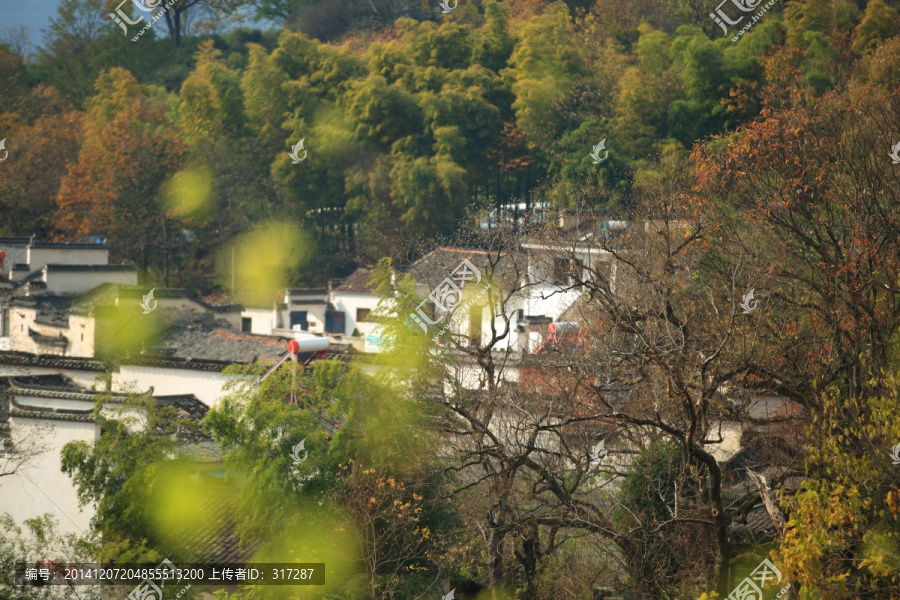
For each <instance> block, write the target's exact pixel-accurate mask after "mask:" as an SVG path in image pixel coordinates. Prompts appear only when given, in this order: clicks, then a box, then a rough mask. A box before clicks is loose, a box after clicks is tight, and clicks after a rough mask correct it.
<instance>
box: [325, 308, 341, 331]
mask: <svg viewBox="0 0 900 600" xmlns="http://www.w3.org/2000/svg"><path fill="white" fill-rule="evenodd" d="M325 333H336V334H338V335H343V334H344V311H342V310H326V311H325Z"/></svg>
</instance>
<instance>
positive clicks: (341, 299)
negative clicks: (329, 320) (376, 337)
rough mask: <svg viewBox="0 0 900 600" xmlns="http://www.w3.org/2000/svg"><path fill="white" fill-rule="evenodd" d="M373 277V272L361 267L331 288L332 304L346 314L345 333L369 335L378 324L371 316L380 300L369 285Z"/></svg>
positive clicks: (348, 334)
mask: <svg viewBox="0 0 900 600" xmlns="http://www.w3.org/2000/svg"><path fill="white" fill-rule="evenodd" d="M371 279H372V272H371V271H370V270H369V269H366V268H364V267H359V268H358V269H356V271H354V272H353V274H352V275H350V276H349V277H347V278H346V279H344V280H343V281H340V282H335V285H334V286H333V287H332V288H331V292H330V304H331V306H333V307H334V310H335V311H338V312H341V313H343V315H344V317H343V321H344V329H343V335H346V336H354V335H356V336H368V335H370V334H371V333H372V331H373V329H374V328H375V326H376V325H377V324H376V323H375V322H374V321H373V320H372V319H371V318H370V316H371V314H372V312H373V311H374V310H375V308H376V307H377V306H378V301H379V297H378V296H376V295H375V294H374V293H373V291H372V288H371V286H370V285H369V282H370V280H371Z"/></svg>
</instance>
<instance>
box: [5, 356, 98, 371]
mask: <svg viewBox="0 0 900 600" xmlns="http://www.w3.org/2000/svg"><path fill="white" fill-rule="evenodd" d="M0 364H3V365H18V366H23V367H46V368H52V369H72V370H76V371H95V372H97V373H102V372H105V371H106V370H107V365H106V363H104V362H102V361H99V360H94V359H91V358H76V357H66V356H48V355H46V354H31V353H30V352H0Z"/></svg>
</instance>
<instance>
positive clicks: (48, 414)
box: [9, 399, 94, 423]
mask: <svg viewBox="0 0 900 600" xmlns="http://www.w3.org/2000/svg"><path fill="white" fill-rule="evenodd" d="M9 414H10V416H13V417H19V418H24V419H44V420H49V421H77V422H81V423H91V422H93V421H94V408H93V407H91V408H88V409H85V410H78V409H74V408H54V407H50V406H24V405H22V404H19V403H18V402H16V401H15V399H11V400H10V409H9Z"/></svg>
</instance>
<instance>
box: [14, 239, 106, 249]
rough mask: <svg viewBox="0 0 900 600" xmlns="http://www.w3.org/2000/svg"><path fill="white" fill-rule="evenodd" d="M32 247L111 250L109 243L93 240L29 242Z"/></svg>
mask: <svg viewBox="0 0 900 600" xmlns="http://www.w3.org/2000/svg"><path fill="white" fill-rule="evenodd" d="M29 246H30V247H32V248H47V249H60V250H109V244H107V243H106V242H103V243H92V242H38V241H34V242H31V243H30V244H29Z"/></svg>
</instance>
